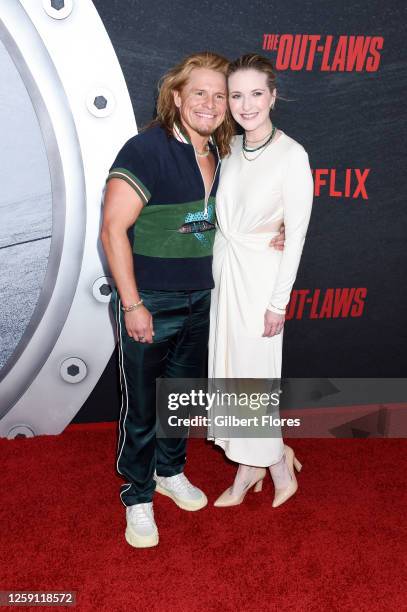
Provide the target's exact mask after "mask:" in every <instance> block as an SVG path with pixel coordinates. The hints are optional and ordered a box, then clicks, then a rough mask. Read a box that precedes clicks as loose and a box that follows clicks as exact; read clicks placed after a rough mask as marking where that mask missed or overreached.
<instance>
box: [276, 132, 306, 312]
mask: <svg viewBox="0 0 407 612" xmlns="http://www.w3.org/2000/svg"><path fill="white" fill-rule="evenodd" d="M288 154H289V156H290V158H289V161H288V164H287V168H286V171H285V174H284V179H283V208H284V226H285V244H284V250H283V253H282V256H281V262H280V266H279V270H278V275H277V280H276V283H275V285H274V289H273V293H272V295H271V296H270V302H269V304H268V306H267V310H269V311H271V312H274V313H276V314H280V315H281V314H284V312H285V308H286V306H287V304H288V302H289V299H290V293H291V289H292V287H293V284H294V281H295V278H296V276H297V270H298V266H299V263H300V259H301V254H302V249H303V246H304V241H305V236H306V233H307V228H308V223H309V219H310V216H311V208H312V198H313V191H314V186H313V180H312V174H311V169H310V166H309V161H308V155H307V152H306V151H305V150H304V149H303V147H302V146H300V145H298V144H296V145H294V146H293V147H292V149H291V150H290V151H289V153H288Z"/></svg>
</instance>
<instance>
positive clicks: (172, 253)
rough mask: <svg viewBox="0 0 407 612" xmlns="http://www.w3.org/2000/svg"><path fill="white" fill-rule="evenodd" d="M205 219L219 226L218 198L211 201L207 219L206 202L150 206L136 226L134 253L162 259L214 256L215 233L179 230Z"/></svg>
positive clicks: (143, 211) (212, 198)
mask: <svg viewBox="0 0 407 612" xmlns="http://www.w3.org/2000/svg"><path fill="white" fill-rule="evenodd" d="M203 219H206V220H207V221H209V222H211V223H215V198H214V197H211V198H209V201H208V216H207V217H204V210H203V202H202V200H198V201H197V202H187V203H184V204H170V205H169V204H155V205H154V206H149V205H147V206H145V207H144V208H143V210H142V211H141V213H140V216H139V217H138V219H137V221H136V223H135V225H134V242H133V252H134V253H136V254H137V255H145V256H147V257H162V258H179V257H206V256H208V255H212V249H213V242H214V239H215V231H214V230H212V231H207V232H201V233H196V234H182V233H180V232H178V231H177V230H178V228H179V227H180V226H181V225H182V224H183V223H186V222H188V221H200V220H203Z"/></svg>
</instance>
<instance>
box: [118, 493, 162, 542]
mask: <svg viewBox="0 0 407 612" xmlns="http://www.w3.org/2000/svg"><path fill="white" fill-rule="evenodd" d="M126 519H127V528H126V533H125V538H126V541H127V542H128V544H130V546H134V547H135V548H149V547H150V546H157V544H158V529H157V525H156V524H155V520H154V510H153V503H152V502H149V503H146V504H134V505H133V506H127V508H126Z"/></svg>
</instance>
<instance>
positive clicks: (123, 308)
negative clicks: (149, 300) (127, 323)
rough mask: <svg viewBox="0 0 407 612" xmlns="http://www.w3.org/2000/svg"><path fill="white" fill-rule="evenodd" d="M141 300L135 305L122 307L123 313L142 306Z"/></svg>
mask: <svg viewBox="0 0 407 612" xmlns="http://www.w3.org/2000/svg"><path fill="white" fill-rule="evenodd" d="M142 303H143V300H140V301H139V302H137V304H132V305H131V306H122V310H123V312H131V311H132V310H137V308H140V306H141V305H142Z"/></svg>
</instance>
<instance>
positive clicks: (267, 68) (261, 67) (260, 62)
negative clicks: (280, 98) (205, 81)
mask: <svg viewBox="0 0 407 612" xmlns="http://www.w3.org/2000/svg"><path fill="white" fill-rule="evenodd" d="M249 69H252V70H258V71H259V72H262V73H263V74H265V75H266V77H267V85H268V88H269V89H270V91H271V93H273V90H274V89H276V73H275V72H274V66H273V63H272V62H271V61H270V60H269V59H268V58H267V57H264V56H263V55H258V54H257V53H247V54H246V55H242V56H241V57H238V58H237V60H235V61H234V62H230V63H229V68H228V71H227V73H226V75H227V76H228V77H230V75H232V74H233V73H234V72H237V71H238V70H249Z"/></svg>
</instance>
